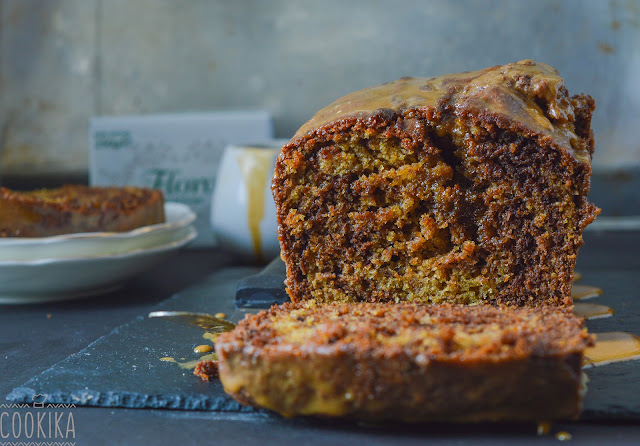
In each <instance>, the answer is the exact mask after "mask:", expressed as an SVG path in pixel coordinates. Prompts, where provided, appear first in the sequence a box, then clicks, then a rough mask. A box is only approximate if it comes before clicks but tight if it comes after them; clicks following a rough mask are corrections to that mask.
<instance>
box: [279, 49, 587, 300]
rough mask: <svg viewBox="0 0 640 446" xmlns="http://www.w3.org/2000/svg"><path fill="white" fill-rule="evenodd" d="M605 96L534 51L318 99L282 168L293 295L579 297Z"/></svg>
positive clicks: (284, 249)
mask: <svg viewBox="0 0 640 446" xmlns="http://www.w3.org/2000/svg"><path fill="white" fill-rule="evenodd" d="M594 107H595V105H594V101H593V99H592V98H591V97H589V96H587V95H584V94H580V95H576V96H569V94H568V92H567V90H566V88H565V86H564V81H563V80H562V78H561V77H560V76H559V75H558V74H557V72H556V70H555V69H553V68H551V67H549V66H548V65H545V64H540V63H535V62H533V61H531V60H526V61H521V62H518V63H514V64H509V65H505V66H498V67H491V68H487V69H485V70H481V71H477V72H471V73H461V74H456V75H448V76H443V77H440V78H429V79H418V78H402V79H399V80H398V81H396V82H392V83H389V84H385V85H382V86H379V87H372V88H369V89H365V90H362V91H360V92H355V93H352V94H350V95H347V96H346V97H344V98H342V99H339V100H338V101H336V102H334V103H333V104H331V105H329V106H328V107H326V108H325V109H323V110H320V111H319V112H318V114H317V115H316V116H315V117H314V118H312V119H311V120H310V121H309V122H307V123H306V124H305V125H303V126H302V127H301V128H300V130H299V131H298V132H297V133H296V135H295V136H294V137H293V138H292V140H291V141H290V142H289V143H288V144H287V145H285V146H284V147H283V150H282V152H281V154H280V156H279V157H278V160H277V162H276V168H275V174H274V177H273V182H272V190H273V194H274V199H275V202H276V208H277V218H278V235H279V239H280V245H281V256H282V258H283V260H284V261H285V263H286V265H287V281H286V284H287V291H288V293H289V295H290V296H291V299H292V300H293V301H300V300H302V299H318V300H319V301H326V302H332V301H342V302H357V301H368V302H382V301H417V302H427V303H438V302H453V303H467V304H468V303H471V304H477V303H492V304H495V305H516V306H543V305H570V304H571V303H572V300H571V296H570V290H571V280H572V276H573V268H574V265H575V260H576V255H577V251H578V248H579V247H580V246H581V245H582V231H583V230H584V228H585V227H586V226H587V225H588V224H589V223H590V222H591V221H593V219H594V218H595V216H596V215H597V213H598V212H599V210H598V209H597V208H596V207H595V206H593V205H592V204H591V203H589V202H588V201H587V195H588V191H589V187H590V175H591V166H590V160H591V155H592V153H593V147H594V143H593V135H592V131H591V128H590V122H591V115H592V112H593V110H594Z"/></svg>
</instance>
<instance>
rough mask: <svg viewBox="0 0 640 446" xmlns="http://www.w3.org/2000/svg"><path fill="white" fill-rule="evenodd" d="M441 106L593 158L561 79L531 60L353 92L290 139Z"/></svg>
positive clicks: (585, 158)
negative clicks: (352, 121)
mask: <svg viewBox="0 0 640 446" xmlns="http://www.w3.org/2000/svg"><path fill="white" fill-rule="evenodd" d="M590 103H591V104H593V101H591V102H590ZM445 109H451V110H453V113H454V114H455V115H456V116H457V117H459V118H465V117H470V116H473V115H474V114H476V115H477V114H480V115H484V116H486V117H488V118H490V120H491V121H493V122H494V124H495V125H497V126H498V127H500V128H504V129H511V130H517V131H519V132H521V133H522V134H523V135H524V136H527V137H537V138H538V142H539V144H540V145H542V146H549V145H553V146H557V147H562V148H564V149H566V150H567V151H569V152H570V153H572V154H573V156H574V157H575V158H576V159H577V160H578V161H581V162H585V163H586V162H589V161H590V159H591V152H592V147H588V146H586V144H585V143H584V142H583V141H582V139H581V138H578V136H577V135H576V133H575V127H574V121H575V113H574V108H573V104H572V100H571V98H570V97H569V96H568V94H567V90H566V88H565V86H564V80H563V79H562V78H561V77H560V76H559V75H558V72H557V71H556V70H555V69H554V68H553V67H551V66H549V65H547V64H544V63H536V62H534V61H533V60H522V61H520V62H516V63H511V64H508V65H502V66H494V67H490V68H486V69H484V70H480V71H471V72H466V73H459V74H449V75H445V76H441V77H431V78H415V77H403V78H400V79H398V80H396V81H394V82H390V83H386V84H382V85H378V86H375V87H371V88H366V89H364V90H360V91H356V92H354V93H351V94H348V95H346V96H344V97H343V98H341V99H338V100H337V101H335V102H333V103H332V104H330V105H328V106H327V107H325V108H323V109H322V110H320V111H319V112H318V113H316V115H315V116H314V117H313V118H311V119H310V120H309V121H308V122H306V123H305V124H304V125H303V126H302V127H300V129H299V130H298V131H297V132H296V134H295V135H294V137H293V140H296V139H298V138H301V137H305V136H307V137H313V136H314V135H319V134H321V133H322V132H323V130H324V128H325V127H326V128H328V127H329V126H332V125H333V124H334V123H336V122H338V121H343V120H347V119H356V120H367V119H369V118H372V117H375V116H378V115H389V114H390V113H391V114H398V115H402V116H403V117H404V118H405V119H406V118H411V116H412V115H413V114H414V113H415V112H416V111H417V110H422V111H425V112H427V115H431V116H433V117H434V118H436V119H435V120H436V121H437V116H438V111H439V110H445Z"/></svg>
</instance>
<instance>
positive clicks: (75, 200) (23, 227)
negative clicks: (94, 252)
mask: <svg viewBox="0 0 640 446" xmlns="http://www.w3.org/2000/svg"><path fill="white" fill-rule="evenodd" d="M164 221H165V215H164V197H163V195H162V192H161V191H159V190H156V189H146V188H139V187H131V186H127V187H89V186H84V185H65V186H63V187H60V188H58V189H39V190H35V191H29V192H17V191H12V190H10V189H7V188H0V237H47V236H54V235H60V234H71V233H81V232H123V231H129V230H132V229H135V228H138V227H142V226H147V225H151V224H156V223H162V222H164Z"/></svg>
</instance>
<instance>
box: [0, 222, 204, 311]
mask: <svg viewBox="0 0 640 446" xmlns="http://www.w3.org/2000/svg"><path fill="white" fill-rule="evenodd" d="M196 235H197V231H196V230H195V228H194V227H193V226H186V227H183V228H180V229H178V230H177V231H176V232H175V233H174V236H173V238H171V239H169V240H166V241H165V242H163V243H159V244H157V245H155V246H152V247H147V248H140V249H136V250H133V251H129V252H126V253H123V254H111V255H104V254H100V255H94V256H87V257H75V258H59V259H56V258H53V259H51V258H50V259H40V260H30V261H2V262H0V303H2V304H27V303H36V302H48V301H54V300H66V299H75V298H80V297H87V296H92V295H98V294H103V293H105V292H108V291H112V290H114V289H116V288H118V287H119V286H120V285H122V283H123V282H124V281H125V280H127V279H130V278H132V277H134V276H135V275H137V274H140V273H141V272H143V271H145V270H148V269H149V268H151V267H153V266H155V265H157V264H158V263H160V262H161V261H163V260H165V259H166V258H167V257H169V256H170V255H172V254H174V253H175V252H177V250H178V249H179V248H181V247H183V246H185V245H186V244H187V243H189V242H190V241H191V240H193V239H194V238H195V237H196Z"/></svg>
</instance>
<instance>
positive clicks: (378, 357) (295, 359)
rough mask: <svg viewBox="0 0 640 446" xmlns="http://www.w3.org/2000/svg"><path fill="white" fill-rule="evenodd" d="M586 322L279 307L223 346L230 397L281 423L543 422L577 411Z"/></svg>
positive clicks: (223, 375) (523, 313) (412, 308)
mask: <svg viewBox="0 0 640 446" xmlns="http://www.w3.org/2000/svg"><path fill="white" fill-rule="evenodd" d="M592 342H593V340H592V338H591V337H590V336H589V335H588V334H587V332H586V330H585V329H584V326H583V321H582V319H579V318H576V317H575V316H573V315H572V313H571V311H570V310H569V309H562V308H551V307H548V308H542V309H530V308H512V309H509V310H508V311H503V310H501V309H498V308H495V307H492V306H487V305H479V306H451V305H419V304H406V303H404V304H388V303H387V304H324V305H316V304H315V301H306V302H303V303H300V304H284V305H282V306H274V307H272V308H271V309H270V310H268V311H263V312H261V313H259V314H258V315H249V316H247V317H246V318H245V319H244V320H243V321H242V322H241V323H240V324H239V325H238V326H237V327H236V329H235V330H233V331H232V332H229V333H224V334H222V335H221V336H220V337H219V338H218V340H217V342H216V351H217V353H218V355H219V365H218V367H219V374H220V380H221V381H222V384H223V386H224V389H225V391H226V392H227V393H229V394H230V395H231V396H232V397H233V398H235V399H236V400H238V401H239V402H241V403H243V404H250V405H255V406H258V407H264V408H268V409H271V410H274V411H276V412H279V413H281V414H283V415H285V416H296V415H314V416H328V417H334V416H340V417H346V418H355V419H361V420H399V421H409V422H431V421H445V422H477V421H541V420H556V419H569V418H575V417H577V416H578V414H579V412H580V406H581V392H582V388H581V386H582V377H581V362H582V354H583V351H584V348H585V347H586V346H588V345H591V343H592Z"/></svg>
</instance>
